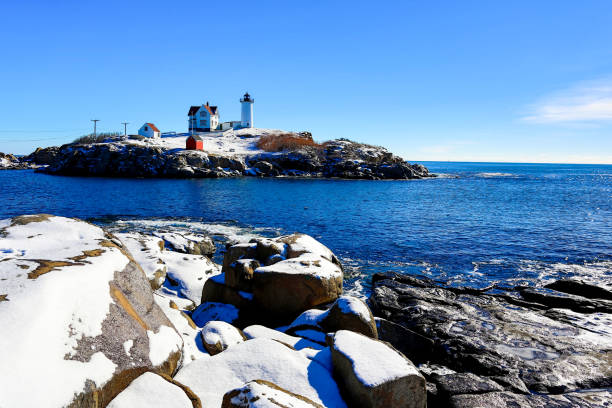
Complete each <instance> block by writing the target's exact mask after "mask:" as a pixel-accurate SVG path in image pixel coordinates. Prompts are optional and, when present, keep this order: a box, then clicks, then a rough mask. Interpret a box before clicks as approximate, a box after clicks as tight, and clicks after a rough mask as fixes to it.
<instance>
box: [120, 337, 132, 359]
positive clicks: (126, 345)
mask: <svg viewBox="0 0 612 408" xmlns="http://www.w3.org/2000/svg"><path fill="white" fill-rule="evenodd" d="M133 345H134V340H132V339H130V340H126V341H125V342H124V343H123V350H125V354H127V356H128V357H129V356H130V355H131V354H130V350H131V349H132V346H133Z"/></svg>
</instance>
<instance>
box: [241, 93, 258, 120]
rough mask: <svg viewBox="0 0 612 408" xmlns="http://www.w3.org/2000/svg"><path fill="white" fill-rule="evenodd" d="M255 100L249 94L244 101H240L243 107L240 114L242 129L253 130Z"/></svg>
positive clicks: (243, 98) (246, 94)
mask: <svg viewBox="0 0 612 408" xmlns="http://www.w3.org/2000/svg"><path fill="white" fill-rule="evenodd" d="M254 102H255V99H253V98H251V95H249V93H248V92H247V93H245V94H244V96H243V97H242V99H240V104H241V105H242V109H241V114H240V127H242V128H252V127H254V126H253V103H254Z"/></svg>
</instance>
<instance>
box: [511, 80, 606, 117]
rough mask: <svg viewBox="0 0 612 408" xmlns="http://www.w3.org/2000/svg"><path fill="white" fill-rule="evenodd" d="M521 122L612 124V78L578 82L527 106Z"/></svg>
mask: <svg viewBox="0 0 612 408" xmlns="http://www.w3.org/2000/svg"><path fill="white" fill-rule="evenodd" d="M522 120H524V121H527V122H532V123H572V122H574V123H594V122H603V121H612V79H606V80H599V81H589V82H582V83H579V84H577V85H575V86H573V87H571V88H567V89H564V90H562V91H559V92H556V93H554V94H552V95H549V96H547V97H545V98H543V99H541V100H540V101H539V102H537V103H535V104H534V105H532V106H531V109H530V113H529V114H528V115H527V116H524V117H523V118H522Z"/></svg>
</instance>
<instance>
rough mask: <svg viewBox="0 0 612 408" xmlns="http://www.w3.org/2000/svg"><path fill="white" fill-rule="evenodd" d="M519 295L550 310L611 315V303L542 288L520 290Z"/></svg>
mask: <svg viewBox="0 0 612 408" xmlns="http://www.w3.org/2000/svg"><path fill="white" fill-rule="evenodd" d="M520 293H521V296H522V297H523V298H524V299H525V300H527V301H530V302H536V303H540V304H543V305H546V306H548V307H551V308H553V307H559V308H564V309H571V310H574V311H576V312H583V313H593V312H604V313H612V301H607V300H600V299H597V300H595V299H588V298H586V297H582V296H578V295H572V294H568V293H563V292H558V291H555V290H551V289H544V288H527V289H523V290H521V292H520Z"/></svg>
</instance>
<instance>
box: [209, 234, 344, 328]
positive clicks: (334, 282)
mask: <svg viewBox="0 0 612 408" xmlns="http://www.w3.org/2000/svg"><path fill="white" fill-rule="evenodd" d="M261 265H263V266H261ZM223 272H224V275H223V278H221V277H219V278H218V279H215V280H214V281H213V282H211V283H209V284H207V285H205V287H204V292H203V293H202V301H203V302H204V301H212V302H223V303H231V304H234V305H236V306H237V307H239V308H241V309H242V308H243V306H245V303H244V302H245V301H247V302H248V303H250V304H252V305H254V306H255V307H256V308H257V312H253V314H256V315H257V316H258V317H259V318H260V321H262V320H263V321H281V320H286V319H287V318H292V317H295V316H296V315H297V314H299V313H301V312H303V311H304V310H307V309H309V308H311V307H315V306H319V305H321V304H325V303H328V302H331V301H334V300H336V299H337V298H338V296H340V294H341V293H342V277H343V274H342V266H341V265H340V262H339V261H338V259H337V258H336V256H335V255H334V254H333V253H332V252H331V251H330V250H329V249H328V248H327V247H325V246H324V245H323V244H321V243H319V242H318V241H316V240H315V239H313V238H312V237H309V236H308V235H304V234H293V235H288V236H283V237H279V238H274V239H268V238H258V239H254V240H252V241H251V242H250V243H248V244H237V245H232V246H229V247H228V248H227V252H226V253H225V257H224V258H223ZM249 309H250V310H254V309H252V307H249Z"/></svg>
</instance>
